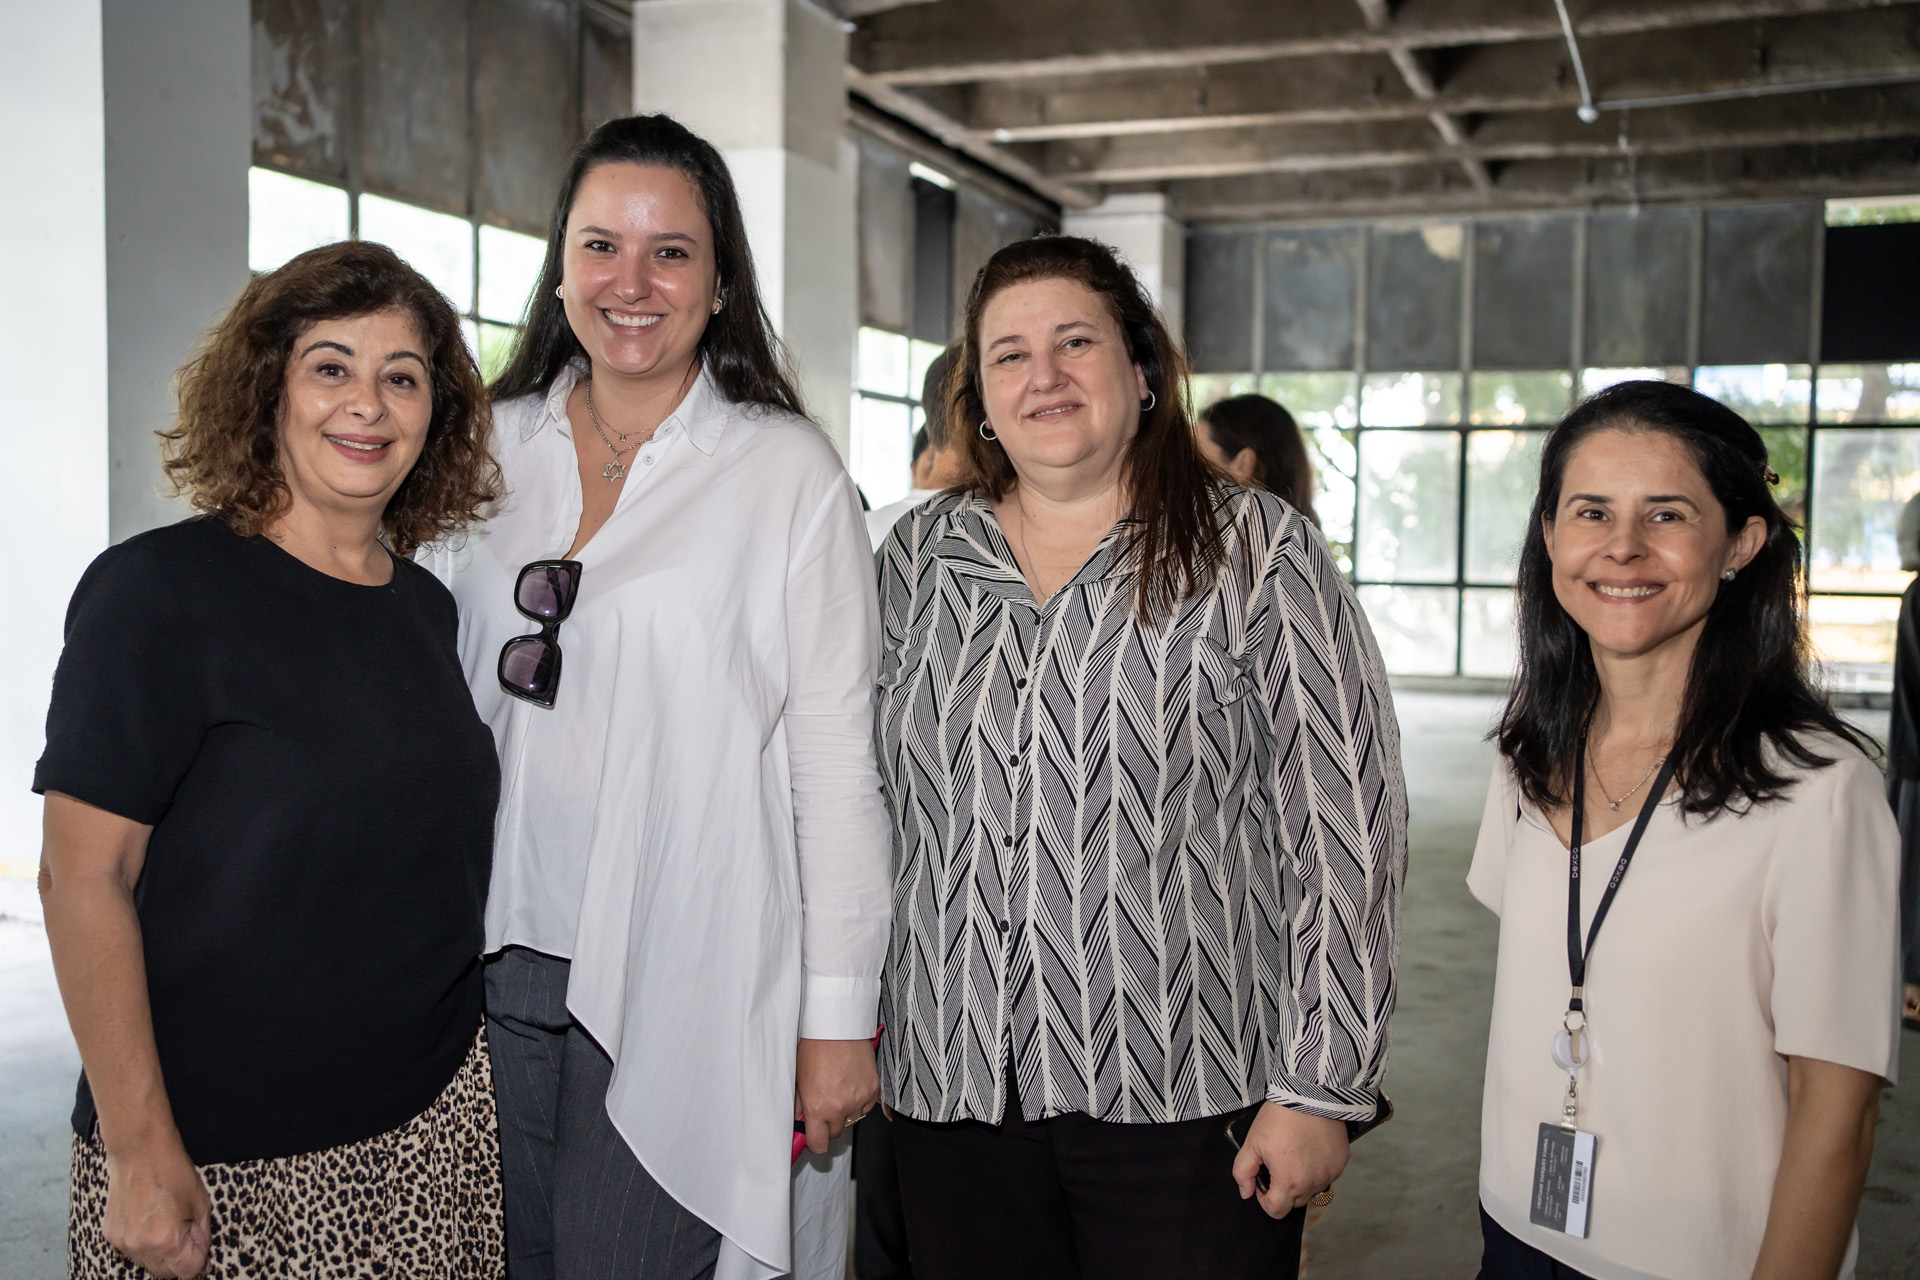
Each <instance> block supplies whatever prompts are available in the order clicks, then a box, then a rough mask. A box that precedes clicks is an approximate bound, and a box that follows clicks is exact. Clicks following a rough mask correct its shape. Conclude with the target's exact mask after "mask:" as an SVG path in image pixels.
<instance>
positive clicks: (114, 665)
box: [33, 517, 499, 1164]
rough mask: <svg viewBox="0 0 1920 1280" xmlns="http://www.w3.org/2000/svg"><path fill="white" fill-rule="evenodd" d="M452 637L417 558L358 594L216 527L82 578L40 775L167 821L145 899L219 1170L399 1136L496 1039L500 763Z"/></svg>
mask: <svg viewBox="0 0 1920 1280" xmlns="http://www.w3.org/2000/svg"><path fill="white" fill-rule="evenodd" d="M455 628H456V619H455V613H454V603H453V597H452V596H450V595H449V594H448V593H447V591H446V589H445V588H444V587H442V586H441V585H440V584H439V583H438V582H437V581H436V580H435V579H434V578H433V576H432V575H431V574H429V573H427V572H426V570H424V569H422V568H420V567H418V566H417V565H414V564H412V563H410V562H407V561H402V560H397V559H396V560H395V562H394V574H393V580H392V581H391V582H389V583H387V584H386V585H384V586H377V587H370V586H360V585H356V584H353V583H348V582H343V581H340V580H339V579H336V578H333V577H330V576H328V575H327V574H324V573H321V572H319V571H318V570H316V569H313V568H311V567H309V566H308V565H306V564H304V563H302V562H301V561H299V560H297V559H295V558H294V557H293V556H292V555H290V554H288V553H287V552H286V551H284V550H282V549H281V548H280V547H278V546H277V545H275V544H274V543H273V542H271V541H269V540H267V539H265V538H257V537H256V538H242V537H240V536H238V535H237V534H235V533H234V532H233V531H232V529H231V528H230V527H229V526H228V525H227V524H226V523H225V522H224V521H223V520H220V519H218V518H212V517H206V518H200V519H194V520H188V521H185V522H183V523H180V524H176V525H172V526H169V527H167V528H163V529H156V530H154V531H152V532H150V533H145V534H141V535H140V536H138V537H135V538H131V539H129V540H127V541H126V542H124V543H121V544H120V545H118V546H115V547H113V548H111V549H109V550H108V551H106V552H105V553H103V554H102V555H101V556H100V557H99V558H98V559H97V560H95V561H94V562H93V564H92V566H91V567H90V568H88V570H87V572H86V574H85V576H84V577H83V578H82V579H81V580H80V585H79V587H78V588H77V589H76V590H75V591H74V595H73V601H72V603H71V605H70V606H69V607H68V611H67V625H66V647H65V650H64V651H63V652H62V653H61V656H60V665H59V668H58V670H57V672H56V674H55V676H54V686H53V703H52V708H51V710H50V711H49V712H48V715H47V749H46V754H45V755H43V756H42V757H41V758H40V763H39V766H38V768H37V769H36V770H35V771H34V781H33V786H34V790H35V791H40V792H48V791H57V792H61V793H64V794H66V795H69V796H72V797H74V798H76V799H78V800H82V801H85V802H86V803H88V804H91V805H95V806H97V807H99V808H102V809H106V810H109V811H110V812H113V813H116V814H119V815H121V816H123V817H126V818H131V819H132V820H134V821H135V822H139V823H144V824H148V825H151V826H152V827H153V834H152V837H151V838H150V840H149V842H148V845H147V856H146V864H145V867H144V869H143V871H142V873H141V876H140V880H139V883H138V884H137V885H136V887H135V890H134V900H135V904H136V906H137V908H138V912H139V918H140V928H141V937H142V941H143V944H144V948H145V953H146V967H147V993H148V997H149V999H150V1001H151V1003H152V1007H153V1027H154V1039H155V1041H156V1043H157V1045H158V1048H159V1054H160V1066H161V1071H162V1074H163V1076H164V1078H165V1082H166V1088H167V1096H168V1098H169V1100H170V1101H171V1103H172V1106H173V1114H174V1120H175V1122H176V1123H177V1124H178V1126H179V1129H180V1135H181V1137H182V1139H183V1140H184V1141H185V1144H186V1148H187V1154H188V1155H189V1156H190V1157H191V1158H192V1159H193V1160H194V1162H195V1163H196V1164H209V1163H228V1162H232V1161H238V1160H253V1159H263V1158H268V1157H276V1156H287V1155H296V1154H301V1153H305V1152H311V1151H319V1150H324V1149H326V1148H328V1147H334V1146H340V1145H343V1144H346V1143H349V1142H357V1141H359V1140H361V1139H363V1138H369V1137H372V1136H374V1135H375V1134H379V1133H384V1132H386V1131H388V1130H390V1129H394V1128H397V1127H399V1126H400V1125H402V1124H404V1123H406V1122H407V1121H408V1120H410V1119H411V1118H413V1117H414V1116H416V1115H418V1114H419V1113H420V1112H422V1111H424V1110H425V1109H426V1108H427V1107H428V1105H429V1104H431V1103H432V1101H433V1099H434V1098H435V1097H436V1096H437V1095H438V1094H439V1092H440V1091H441V1090H442V1089H443V1088H445V1086H446V1085H447V1083H448V1082H449V1081H450V1080H452V1078H453V1076H454V1074H455V1073H456V1072H457V1071H458V1070H459V1068H460V1064H461V1062H462V1061H463V1059H464V1057H465V1055H466V1053H467V1052H468V1050H469V1048H470V1047H471V1045H472V1043H473V1039H474V1036H475V1034H476V1032H477V1031H478V1030H479V1026H480V959H479V958H480V952H481V948H482V945H483V942H484V938H483V933H482V913H483V910H484V908H485V905H486V893H487V879H488V875H489V873H490V870H491V863H492V856H493V811H494V805H495V802H496V800H497V798H498V794H499V766H498V763H497V761H496V758H495V756H494V750H493V736H492V734H491V733H490V732H489V730H488V729H487V727H486V725H485V724H484V723H482V722H481V720H480V718H479V716H478V715H477V714H476V713H475V712H474V709H473V702H472V699H471V698H470V696H469V695H468V692H467V682H466V677H465V675H464V674H463V673H462V671H461V668H460V661H459V657H458V655H457V653H456V651H455ZM93 1119H94V1113H93V1102H92V1098H91V1096H90V1094H89V1093H88V1090H87V1084H86V1080H85V1079H84V1077H83V1078H82V1080H81V1082H80V1090H79V1100H78V1104H77V1105H76V1107H75V1110H74V1127H75V1130H76V1131H77V1132H80V1133H86V1132H89V1131H90V1130H91V1128H92V1125H93Z"/></svg>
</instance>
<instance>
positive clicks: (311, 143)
mask: <svg viewBox="0 0 1920 1280" xmlns="http://www.w3.org/2000/svg"><path fill="white" fill-rule="evenodd" d="M351 34H352V33H351V31H350V29H349V26H348V10H347V0H253V156H254V159H255V160H258V161H259V162H261V163H262V164H269V165H273V166H274V167H276V168H280V169H290V170H292V171H293V172H295V173H301V174H305V175H306V176H308V177H310V178H319V179H322V180H325V181H329V182H344V181H345V180H346V177H347V150H346V138H347V110H348V99H347V86H348V84H349V83H350V82H351V71H352V66H353V63H352V50H351V45H350V40H349V37H350V36H351Z"/></svg>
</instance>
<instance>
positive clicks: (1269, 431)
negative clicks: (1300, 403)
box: [1200, 395, 1320, 526]
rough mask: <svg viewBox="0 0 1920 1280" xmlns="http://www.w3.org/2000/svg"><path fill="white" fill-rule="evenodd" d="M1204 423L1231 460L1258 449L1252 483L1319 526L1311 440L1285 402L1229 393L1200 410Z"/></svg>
mask: <svg viewBox="0 0 1920 1280" xmlns="http://www.w3.org/2000/svg"><path fill="white" fill-rule="evenodd" d="M1200 423H1201V425H1202V426H1203V427H1204V428H1205V429H1206V430H1207V431H1208V433H1209V434H1211V435H1212V436H1213V442H1214V443H1215V444H1216V445H1218V446H1219V447H1220V450H1221V452H1223V453H1225V454H1226V455H1227V456H1228V457H1229V458H1231V457H1233V456H1234V455H1235V454H1237V453H1239V452H1240V451H1241V450H1242V449H1251V450H1253V482H1254V483H1255V484H1257V485H1259V486H1260V487H1261V488H1262V489H1265V490H1266V491H1267V492H1269V493H1272V494H1277V495H1278V496H1279V497H1281V498H1282V499H1284V500H1285V501H1286V503H1287V505H1288V506H1290V507H1292V508H1293V509H1294V510H1295V511H1298V512H1299V513H1300V514H1301V515H1303V516H1305V517H1306V518H1307V519H1309V520H1311V521H1313V523H1314V524H1315V525H1316V526H1317V525H1318V524H1319V523H1320V517H1319V516H1317V515H1315V514H1314V510H1313V464H1312V463H1311V462H1309V461H1308V460H1307V440H1306V437H1305V436H1304V435H1302V434H1301V432H1300V424H1299V423H1297V422H1295V421H1294V420H1293V415H1292V414H1291V413H1288V412H1287V409H1286V406H1285V405H1283V404H1281V403H1280V402H1279V401H1277V400H1271V399H1269V398H1267V397H1266V396H1259V395H1244V396H1228V397H1227V398H1226V399H1224V400H1216V401H1214V402H1213V403H1212V404H1211V405H1209V406H1208V407H1207V408H1206V409H1205V410H1204V411H1203V412H1202V413H1201V414H1200Z"/></svg>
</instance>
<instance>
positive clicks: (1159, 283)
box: [1060, 192, 1187, 342]
mask: <svg viewBox="0 0 1920 1280" xmlns="http://www.w3.org/2000/svg"><path fill="white" fill-rule="evenodd" d="M1060 229H1061V230H1062V231H1064V232H1065V233H1066V234H1067V235H1070V236H1085V237H1086V238H1087V239H1089V240H1099V241H1101V242H1103V243H1105V244H1108V245H1111V246H1112V247H1113V248H1114V249H1116V250H1118V251H1119V253H1120V256H1121V257H1122V258H1124V259H1125V260H1126V262H1127V265H1128V266H1130V267H1132V268H1133V270H1134V274H1135V275H1137V276H1139V277H1140V283H1141V284H1142V285H1144V286H1146V290H1147V296H1149V297H1150V298H1152V299H1153V301H1154V305H1156V306H1158V307H1159V308H1160V313H1161V314H1162V315H1163V316H1165V317H1166V321H1167V328H1168V330H1169V331H1171V332H1172V334H1173V340H1174V341H1175V342H1184V341H1185V336H1184V335H1185V334H1186V318H1187V312H1186V301H1187V296H1186V295H1187V233H1186V228H1185V227H1183V226H1182V225H1181V224H1180V223H1179V222H1178V221H1176V220H1175V219H1173V218H1171V217H1169V216H1168V215H1167V198H1166V196H1164V195H1161V194H1159V193H1158V192H1146V193H1141V194H1136V195H1113V196H1108V197H1107V198H1106V199H1105V200H1102V201H1101V202H1100V203H1099V204H1097V205H1095V206H1094V207H1093V208H1091V209H1085V210H1081V211H1078V212H1069V213H1067V214H1066V216H1065V217H1063V218H1062V219H1061V226H1060Z"/></svg>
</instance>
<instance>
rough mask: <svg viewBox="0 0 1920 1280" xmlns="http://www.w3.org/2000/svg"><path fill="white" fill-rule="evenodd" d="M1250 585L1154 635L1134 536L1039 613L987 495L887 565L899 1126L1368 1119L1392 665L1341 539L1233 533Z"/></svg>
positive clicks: (1232, 548) (943, 516) (1237, 561)
mask: <svg viewBox="0 0 1920 1280" xmlns="http://www.w3.org/2000/svg"><path fill="white" fill-rule="evenodd" d="M1222 514H1223V519H1225V520H1226V521H1227V522H1228V524H1229V526H1230V527H1229V528H1228V547H1229V551H1228V556H1229V560H1228V566H1227V568H1226V570H1225V571H1224V572H1223V573H1222V575H1221V577H1220V580H1219V582H1218V583H1217V585H1216V586H1215V587H1214V588H1213V589H1212V590H1210V591H1207V592H1205V593H1203V594H1201V595H1198V596H1196V597H1194V598H1192V599H1189V600H1187V601H1186V602H1184V603H1183V604H1182V605H1181V607H1180V608H1179V610H1178V611H1177V613H1176V614H1175V616H1174V617H1172V618H1171V619H1170V620H1167V621H1165V622H1163V623H1161V624H1160V625H1156V626H1152V627H1143V626H1141V625H1140V624H1139V623H1138V622H1136V621H1135V618H1134V614H1133V606H1134V586H1133V582H1132V579H1131V577H1130V575H1129V574H1128V573H1127V572H1126V571H1125V570H1124V568H1122V567H1120V566H1117V565H1116V564H1115V560H1116V556H1115V552H1116V549H1117V546H1116V543H1117V539H1118V538H1119V536H1120V534H1119V530H1118V529H1116V531H1115V532H1114V533H1110V534H1109V535H1108V536H1107V539H1106V540H1105V542H1103V543H1102V544H1101V546H1100V548H1099V550H1098V551H1096V552H1095V554H1094V555H1093V557H1092V559H1090V560H1089V561H1088V562H1087V564H1086V565H1085V566H1084V567H1083V568H1082V569H1081V570H1080V572H1079V573H1078V574H1077V575H1076V576H1075V577H1074V578H1073V580H1072V581H1071V582H1069V583H1068V584H1067V585H1066V586H1065V587H1063V588H1061V589H1060V590H1059V591H1058V592H1057V593H1055V595H1054V596H1053V597H1052V598H1051V599H1050V600H1048V601H1047V604H1046V607H1045V608H1043V609H1042V608H1036V607H1035V605H1034V600H1033V595H1032V593H1031V592H1030V591H1029V590H1028V588H1027V585H1026V582H1025V580H1024V579H1023V578H1022V577H1021V574H1020V570H1019V568H1018V567H1017V565H1016V563H1015V561H1014V557H1013V552H1012V550H1011V549H1010V548H1009V547H1008V545H1007V542H1006V540H1005V538H1004V537H1003V536H1002V534H1001V532H1000V527H999V525H998V523H997V522H996V521H995V520H994V518H993V514H992V511H991V508H990V507H989V506H988V505H987V503H986V502H985V501H984V499H982V498H981V497H980V496H979V495H977V494H975V495H969V496H966V497H955V496H952V495H943V496H941V497H938V498H935V499H933V500H932V501H930V502H928V503H927V504H925V505H924V506H921V507H920V508H918V509H917V510H915V511H913V512H911V513H909V514H908V515H907V516H906V517H904V518H903V519H902V520H901V521H900V523H899V524H898V525H896V526H895V527H894V530H893V533H892V534H891V535H889V537H888V538H887V540H886V542H885V543H884V544H883V545H882V547H881V549H880V551H879V553H878V556H877V562H878V567H879V572H880V607H881V618H882V624H883V627H884V636H883V642H882V643H883V651H882V654H881V662H880V678H879V697H878V706H877V712H876V714H877V726H876V732H877V741H878V747H879V754H880V771H881V778H882V790H883V791H884V792H885V794H886V797H887V801H888V804H889V806H890V808H891V812H892V818H893V826H894V832H893V938H892V942H891V944H890V948H889V954H888V963H887V972H886V977H885V983H884V991H883V995H882V1006H881V1009H882V1017H883V1018H884V1020H885V1022H886V1027H887V1030H886V1035H885V1036H884V1037H883V1038H882V1041H881V1060H882V1062H881V1072H882V1077H883V1080H884V1096H885V1097H886V1099H887V1101H888V1103H889V1104H890V1105H891V1106H893V1107H894V1108H896V1109H898V1110H899V1111H902V1112H904V1113H905V1114H907V1115H909V1116H913V1117H916V1118H918V1119H922V1120H932V1121H950V1120H961V1119H977V1120H988V1121H994V1120H998V1119H999V1118H1000V1116H1001V1112H1002V1110H1003V1109H1004V1105H1005V1087H1004V1083H1003V1082H1004V1080H1005V1073H1006V1069H1007V1058H1006V1056H1005V1055H1006V1053H1007V1051H1008V1050H1009V1048H1011V1051H1012V1053H1013V1064H1014V1067H1015V1069H1016V1070H1017V1071H1018V1073H1019V1077H1018V1079H1019V1093H1020V1100H1021V1106H1022V1110H1023V1111H1024V1112H1025V1114H1026V1116H1027V1118H1028V1119H1038V1118H1040V1117H1042V1116H1047V1115H1057V1114H1060V1113H1062V1112H1070V1111H1079V1112H1085V1113H1087V1114H1089V1115H1092V1116H1096V1117H1100V1118H1104V1119H1109V1120H1118V1121H1127V1122H1160V1121H1175V1120H1191V1119H1197V1118H1200V1117H1204V1116H1209V1115H1218V1114H1221V1113H1223V1112H1227V1111H1232V1110H1235V1109H1238V1108H1240V1107H1244V1106H1248V1105H1251V1104H1253V1103H1255V1102H1258V1101H1260V1100H1262V1099H1272V1100H1273V1101H1275V1102H1279V1103H1283V1104H1285V1105H1287V1106H1291V1107H1295V1108H1298V1109H1300V1110H1303V1111H1308V1112H1312V1113H1314V1114H1317V1115H1324V1116H1330V1117H1334V1118H1340V1119H1345V1118H1359V1117H1362V1116H1366V1115H1370V1114H1371V1113H1372V1111H1373V1108H1374V1105H1375V1103H1376V1100H1377V1098H1378V1096H1379V1094H1378V1090H1379V1087H1380V1082H1381V1080H1382V1077H1384V1075H1385V1074H1386V1069H1387V1019H1388V1016H1389V1015H1390V1014H1391V1013H1392V1011H1393V992H1394V963H1395V960H1396V958H1397V954H1398V945H1397V938H1398V932H1399V908H1400V891H1401V884H1402V882H1403V880H1404V877H1405V872H1406V856H1407V822H1406V812H1407V806H1406V788H1405V784H1404V782H1403V779H1402V777H1401V772H1400V742H1399V730H1398V727H1397V726H1396V724H1395V722H1394V718H1393V705H1392V700H1391V696H1390V694H1389V692H1388V689H1387V680H1386V675H1385V672H1384V669H1383V668H1382V666H1381V662H1380V654H1379V650H1378V648H1377V647H1376V646H1375V644H1374V640H1373V634H1372V632H1371V631H1370V630H1369V629H1368V627H1367V623H1366V618H1365V616H1364V615H1363V614H1362V613H1361V611H1360V607H1359V604H1358V602H1357V601H1356V600H1355V599H1354V595H1353V591H1352V589H1351V588H1350V587H1349V586H1348V584H1347V583H1346V581H1345V580H1344V579H1342V578H1341V576H1340V573H1339V571H1338V569H1336V567H1335V566H1334V563H1333V559H1332V557H1331V556H1330V554H1329V553H1328V551H1327V547H1326V544H1325V542H1323V541H1322V540H1321V538H1320V535H1319V533H1318V532H1317V531H1316V530H1315V529H1314V528H1313V527H1312V526H1311V525H1310V524H1309V523H1308V522H1307V521H1305V520H1304V519H1302V518H1301V517H1300V515H1299V514H1298V513H1297V512H1295V511H1294V510H1293V509H1292V508H1291V507H1289V506H1287V505H1286V504H1284V503H1282V502H1281V501H1280V500H1279V499H1278V498H1275V497H1273V496H1271V495H1269V494H1265V493H1255V492H1252V491H1247V490H1233V491H1231V496H1230V497H1229V499H1228V500H1227V503H1226V505H1225V507H1224V508H1223V513H1222Z"/></svg>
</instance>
